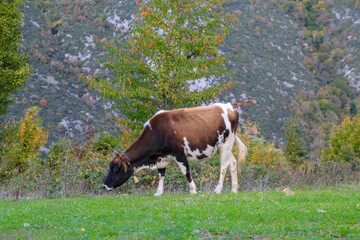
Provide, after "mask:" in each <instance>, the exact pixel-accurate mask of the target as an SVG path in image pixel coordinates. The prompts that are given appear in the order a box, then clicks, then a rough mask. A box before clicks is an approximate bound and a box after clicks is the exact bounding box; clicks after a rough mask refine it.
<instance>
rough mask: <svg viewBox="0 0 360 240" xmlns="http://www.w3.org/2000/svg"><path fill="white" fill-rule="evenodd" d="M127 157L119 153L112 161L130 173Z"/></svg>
mask: <svg viewBox="0 0 360 240" xmlns="http://www.w3.org/2000/svg"><path fill="white" fill-rule="evenodd" d="M126 161H127V160H126V156H125V155H121V156H120V155H119V154H117V153H115V155H114V158H113V160H112V162H113V163H116V164H118V165H119V166H121V167H122V168H124V171H125V172H127V171H128V169H129V168H128V164H127V163H126Z"/></svg>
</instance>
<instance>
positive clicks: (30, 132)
mask: <svg viewBox="0 0 360 240" xmlns="http://www.w3.org/2000/svg"><path fill="white" fill-rule="evenodd" d="M38 113H39V110H38V109H37V108H36V107H32V108H29V109H28V110H27V111H26V114H25V117H24V118H23V119H21V120H20V121H19V122H17V123H15V124H6V125H5V127H4V131H3V132H2V133H1V139H0V144H1V146H0V156H1V159H0V166H1V169H0V174H1V178H5V179H8V178H10V177H11V176H12V175H19V174H23V173H24V172H25V171H27V169H28V167H29V166H32V165H37V162H38V156H39V155H40V147H41V146H43V145H45V143H46V142H47V137H48V131H47V130H45V129H44V128H43V127H42V123H41V119H40V118H39V117H38Z"/></svg>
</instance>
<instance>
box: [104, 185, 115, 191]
mask: <svg viewBox="0 0 360 240" xmlns="http://www.w3.org/2000/svg"><path fill="white" fill-rule="evenodd" d="M103 187H104V188H105V190H106V191H111V190H112V189H113V188H110V187H108V186H106V185H105V184H103Z"/></svg>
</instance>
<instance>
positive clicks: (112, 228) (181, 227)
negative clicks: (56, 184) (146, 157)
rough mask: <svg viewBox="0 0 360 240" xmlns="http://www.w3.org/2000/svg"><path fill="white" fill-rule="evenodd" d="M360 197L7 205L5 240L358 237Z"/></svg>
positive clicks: (1, 214)
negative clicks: (38, 239) (40, 239)
mask: <svg viewBox="0 0 360 240" xmlns="http://www.w3.org/2000/svg"><path fill="white" fill-rule="evenodd" d="M359 204H360V191H357V190H353V189H340V190H333V189H321V190H299V191H296V194H295V195H294V196H286V195H285V194H283V193H282V192H281V191H279V192H276V191H271V192H240V193H238V194H237V195H234V194H231V193H224V194H221V195H214V194H208V193H199V194H197V195H195V196H191V195H188V194H165V195H163V196H162V197H160V198H158V197H153V196H149V195H127V196H124V195H118V196H99V197H79V198H66V199H35V200H23V201H9V200H6V201H5V200H2V201H0V239H20V238H21V239H23V238H45V239H49V238H50V239H69V238H73V239H104V238H105V239H107V238H112V239H189V238H191V239H199V238H200V239H206V238H215V239H219V238H225V239H244V238H255V239H282V238H289V239H334V238H341V239H344V238H346V239H359V238H360V205H359Z"/></svg>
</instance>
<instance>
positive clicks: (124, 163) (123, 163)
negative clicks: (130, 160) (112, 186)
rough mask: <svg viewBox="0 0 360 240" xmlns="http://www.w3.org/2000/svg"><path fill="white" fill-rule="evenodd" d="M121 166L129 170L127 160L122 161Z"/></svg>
mask: <svg viewBox="0 0 360 240" xmlns="http://www.w3.org/2000/svg"><path fill="white" fill-rule="evenodd" d="M121 167H122V168H123V169H124V171H125V172H127V171H128V165H127V164H126V161H121Z"/></svg>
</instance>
